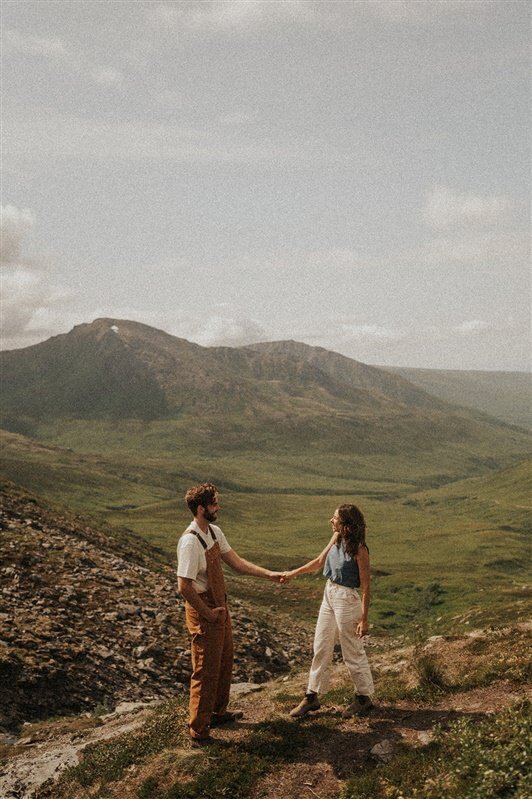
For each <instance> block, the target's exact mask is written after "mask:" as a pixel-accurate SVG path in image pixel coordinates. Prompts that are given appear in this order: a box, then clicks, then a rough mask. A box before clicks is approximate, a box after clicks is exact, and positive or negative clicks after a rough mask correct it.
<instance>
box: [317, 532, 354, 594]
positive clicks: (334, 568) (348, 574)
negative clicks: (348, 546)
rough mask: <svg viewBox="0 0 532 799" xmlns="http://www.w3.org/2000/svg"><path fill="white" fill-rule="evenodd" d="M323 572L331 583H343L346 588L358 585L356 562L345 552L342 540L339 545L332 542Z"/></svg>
mask: <svg viewBox="0 0 532 799" xmlns="http://www.w3.org/2000/svg"><path fill="white" fill-rule="evenodd" d="M323 574H324V575H325V577H328V578H329V580H332V581H333V583H338V585H343V586H345V587H346V588H359V587H360V574H359V572H358V563H357V561H356V560H353V558H352V557H351V555H348V554H347V552H346V551H345V543H344V542H343V541H342V543H341V544H340V546H339V547H338V546H336V544H333V545H332V547H331V548H330V550H329V551H328V553H327V558H326V560H325V566H324V567H323Z"/></svg>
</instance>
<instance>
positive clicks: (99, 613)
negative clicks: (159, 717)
mask: <svg viewBox="0 0 532 799" xmlns="http://www.w3.org/2000/svg"><path fill="white" fill-rule="evenodd" d="M0 524H1V530H2V535H1V539H0V542H1V543H0V553H1V564H2V565H1V568H0V580H1V584H0V592H1V593H0V686H1V687H0V727H3V728H4V729H5V730H9V729H16V728H17V727H18V725H19V724H20V723H21V722H23V721H31V720H37V719H42V718H46V717H49V716H52V715H56V714H67V713H77V712H79V711H81V710H87V709H93V708H94V707H95V706H97V705H108V706H112V705H114V704H116V703H117V702H119V701H123V700H128V701H132V700H141V699H146V697H159V698H161V697H170V696H173V695H175V694H176V693H177V692H179V691H180V690H181V691H182V690H184V689H185V685H186V683H187V681H188V678H189V675H190V654H189V651H188V639H187V634H186V631H185V627H184V608H183V603H182V600H181V599H180V598H179V596H178V595H177V594H176V579H175V572H174V569H173V568H172V567H171V566H170V565H169V564H168V563H166V562H165V561H164V558H163V557H162V556H161V555H160V554H159V553H157V552H156V551H155V550H153V549H151V548H150V547H149V546H148V545H147V544H145V543H143V542H142V541H141V540H140V539H139V538H136V537H135V536H133V535H132V534H128V533H121V534H117V535H116V537H115V536H111V535H108V534H106V533H105V532H102V531H101V530H96V529H94V528H93V527H91V526H88V525H86V524H85V523H84V522H83V521H82V520H81V519H80V518H79V517H75V518H69V517H67V516H64V515H60V514H58V513H56V512H54V511H52V510H50V509H48V508H46V507H45V506H44V505H43V504H42V503H41V502H40V501H38V500H36V499H35V498H34V497H31V496H29V495H27V494H24V493H22V492H21V491H19V490H18V489H16V488H15V487H14V486H13V485H12V484H4V485H3V492H2V496H1V500H0ZM232 611H233V620H234V625H235V633H236V635H235V638H236V644H237V649H236V664H235V674H234V678H235V680H237V681H249V680H253V681H255V682H263V681H264V680H267V679H269V678H270V677H271V676H272V674H275V673H278V672H282V671H283V670H286V669H287V668H288V665H289V662H291V661H292V662H294V659H295V658H297V657H298V656H299V655H301V654H306V653H307V649H308V642H307V638H306V637H305V636H302V635H301V636H300V635H298V633H297V630H295V629H293V628H291V629H290V633H288V632H287V631H285V632H283V631H282V630H276V629H274V628H272V627H270V626H269V624H268V623H267V622H266V621H265V620H264V619H259V618H257V616H256V614H254V613H252V612H251V611H249V610H248V609H247V608H246V607H245V606H244V605H243V604H242V603H240V602H238V601H235V602H233V603H232Z"/></svg>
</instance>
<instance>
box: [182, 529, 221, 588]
mask: <svg viewBox="0 0 532 799" xmlns="http://www.w3.org/2000/svg"><path fill="white" fill-rule="evenodd" d="M210 526H211V527H212V529H213V531H214V535H215V536H216V541H217V542H218V544H219V545H220V552H221V553H222V555H223V554H224V553H225V552H229V550H230V549H231V547H230V546H229V544H228V543H227V539H226V537H225V535H224V534H223V533H222V531H221V530H220V528H219V527H217V525H215V524H211V525H210ZM189 530H195V531H196V532H197V533H199V535H200V536H201V538H202V540H203V541H205V543H206V544H207V549H210V548H211V547H212V546H213V545H214V541H213V538H212V536H211V534H210V533H209V532H208V531H207V533H204V532H203V531H202V530H201V528H200V527H199V525H198V524H196V522H195V521H192V522H191V523H190V524H189V526H188V527H187V529H186V530H185V532H184V533H183V535H182V536H181V538H180V539H179V542H178V544H177V576H178V577H186V578H187V579H189V580H192V581H193V582H192V586H193V588H194V589H195V590H196V591H197V592H198V594H202V593H203V592H204V591H206V590H207V588H208V585H207V560H206V558H205V550H204V548H203V547H202V545H201V543H200V542H199V541H198V538H197V536H195V535H194V533H190V532H188V531H189Z"/></svg>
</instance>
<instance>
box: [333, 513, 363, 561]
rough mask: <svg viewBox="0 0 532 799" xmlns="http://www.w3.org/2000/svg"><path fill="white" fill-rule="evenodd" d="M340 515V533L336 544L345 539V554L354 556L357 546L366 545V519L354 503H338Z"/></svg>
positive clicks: (338, 544) (356, 552)
mask: <svg viewBox="0 0 532 799" xmlns="http://www.w3.org/2000/svg"><path fill="white" fill-rule="evenodd" d="M338 516H339V517H340V535H339V536H338V540H337V542H336V545H337V546H338V547H339V546H340V544H341V543H342V541H345V551H346V552H347V554H348V555H349V556H350V557H352V558H356V556H357V555H358V548H359V547H360V546H363V547H366V548H367V545H366V521H365V519H364V516H363V514H362V511H361V510H360V509H359V508H357V506H356V505H340V507H339V508H338Z"/></svg>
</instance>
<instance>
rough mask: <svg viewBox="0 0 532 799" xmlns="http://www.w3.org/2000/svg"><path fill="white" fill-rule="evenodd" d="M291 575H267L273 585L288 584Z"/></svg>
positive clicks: (273, 573) (276, 573)
mask: <svg viewBox="0 0 532 799" xmlns="http://www.w3.org/2000/svg"><path fill="white" fill-rule="evenodd" d="M292 577H293V574H292V572H270V574H269V575H268V579H269V580H271V581H272V582H274V583H281V584H285V583H289V582H290V580H291V579H292Z"/></svg>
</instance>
